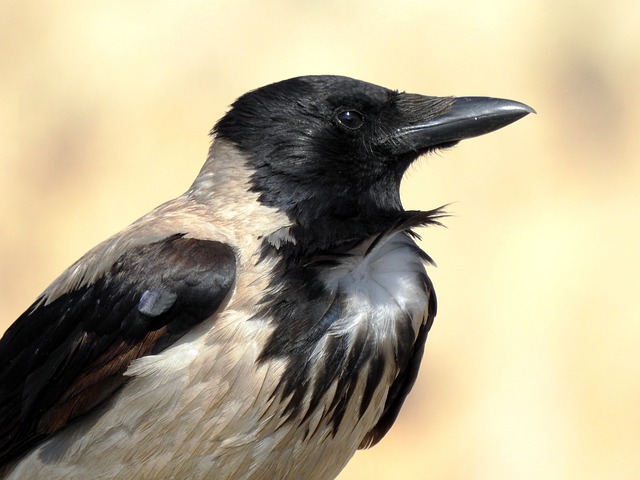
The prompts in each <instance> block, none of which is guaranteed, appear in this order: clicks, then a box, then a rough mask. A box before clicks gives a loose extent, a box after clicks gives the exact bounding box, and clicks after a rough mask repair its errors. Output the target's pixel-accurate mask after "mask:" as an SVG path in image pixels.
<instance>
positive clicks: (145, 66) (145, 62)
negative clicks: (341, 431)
mask: <svg viewBox="0 0 640 480" xmlns="http://www.w3.org/2000/svg"><path fill="white" fill-rule="evenodd" d="M0 38H1V42H2V43H1V45H2V48H1V49H0V224H1V230H0V331H2V330H4V329H5V328H6V327H7V326H8V325H9V324H10V323H11V322H12V321H13V320H14V319H15V318H16V317H17V316H18V315H19V314H20V313H22V311H23V310H24V309H25V308H26V307H27V306H28V305H29V304H30V303H31V302H32V301H33V300H34V299H35V297H36V296H37V295H38V294H39V293H40V292H41V291H42V290H43V289H44V288H45V287H46V286H47V285H48V284H49V282H50V281H51V280H53V278H55V276H57V275H58V274H59V273H60V272H61V271H62V270H63V269H64V268H65V267H66V266H67V265H69V264H70V263H71V262H72V261H74V260H75V259H76V258H78V257H79V256H80V255H82V254H83V253H84V252H85V251H86V250H87V249H89V248H90V247H92V246H93V245H94V244H96V243H98V242H99V241H101V240H103V239H104V238H105V237H107V236H108V235H111V234H112V233H114V232H116V231H117V230H119V229H120V228H122V227H124V226H125V225H127V224H128V223H130V222H131V221H133V220H134V219H136V218H137V217H138V216H140V215H142V214H143V213H145V212H146V211H147V210H149V209H151V208H152V207H154V206H156V205H157V204H159V203H161V202H163V201H165V200H167V199H169V198H171V197H173V196H176V195H178V194H180V193H182V191H184V190H185V189H186V188H187V187H188V186H189V184H190V182H191V180H192V179H193V178H194V176H195V175H196V173H197V172H198V170H199V168H200V166H201V164H202V163H203V161H204V159H205V155H206V151H207V147H208V143H209V139H208V137H207V132H208V130H209V129H210V128H211V126H212V125H213V123H214V122H215V121H216V120H217V119H218V118H219V117H220V116H221V115H222V114H223V113H224V112H225V110H226V108H227V105H228V104H230V103H231V102H232V101H233V100H234V99H235V98H236V97H237V96H239V95H240V94H242V93H244V92H245V91H247V90H249V89H252V88H256V87H258V86H261V85H263V84H266V83H270V82H272V81H277V80H281V79H284V78H288V77H291V76H296V75H302V74H312V73H315V74H317V73H333V74H342V75H348V76H352V77H356V78H360V79H363V80H368V81H370V82H374V83H378V84H381V85H384V86H387V87H391V88H397V89H400V90H406V91H412V92H417V93H425V94H434V95H449V94H452V95H490V96H502V97H507V98H513V99H517V100H520V101H523V102H526V103H529V104H530V105H532V106H533V107H534V108H536V109H537V111H538V115H536V116H529V117H527V118H525V119H523V120H521V121H519V122H518V123H516V124H514V125H513V126H510V127H508V128H507V129H505V130H501V131H499V132H496V133H493V134H491V135H488V136H486V137H482V138H478V139H473V140H468V141H466V142H463V143H462V144H460V145H459V146H458V147H456V148H455V149H453V150H450V151H447V152H443V153H441V154H439V155H433V156H431V157H428V158H424V159H422V160H421V162H419V165H417V166H416V167H414V168H413V169H412V170H411V171H410V173H409V175H408V177H407V178H406V180H405V185H404V198H405V204H406V206H407V207H408V208H423V209H428V208H433V207H435V206H438V205H441V204H444V203H449V202H454V203H453V205H452V206H451V207H450V211H451V212H452V213H453V214H454V216H453V217H451V218H449V219H447V220H446V224H447V226H448V228H446V229H444V228H432V229H428V230H423V231H422V232H421V233H422V235H423V238H424V246H425V248H426V250H427V251H428V252H429V253H430V254H431V255H432V256H433V257H434V258H435V259H436V261H437V262H438V265H439V267H438V268H437V269H431V271H430V274H431V276H432V278H433V281H434V283H435V285H436V288H437V291H438V297H439V304H440V311H439V315H438V318H437V320H436V324H435V326H434V329H433V330H432V333H431V336H430V339H429V341H428V345H427V354H426V358H425V361H424V364H423V369H422V371H421V375H420V378H419V382H418V384H417V385H416V387H415V389H414V392H413V394H412V395H411V396H410V397H409V400H408V402H407V404H406V407H405V408H404V410H403V412H402V414H401V416H400V418H399V420H398V422H397V423H396V425H395V427H394V428H393V429H392V431H391V432H390V434H389V435H388V436H387V437H386V438H385V439H384V440H383V441H382V443H381V444H380V445H378V446H376V447H374V448H373V449H372V450H369V451H365V452H359V453H358V454H357V455H356V456H355V458H354V460H353V461H352V462H351V463H350V465H349V466H348V467H347V469H346V470H345V471H344V473H343V474H342V475H341V477H340V479H342V480H348V479H358V478H368V479H391V478H393V479H446V480H454V479H492V480H496V479H514V478H517V479H602V478H616V479H619V478H640V407H639V406H640V294H639V292H638V277H639V275H640V253H639V252H640V215H639V211H638V207H639V206H640V195H639V193H638V189H639V187H640V159H639V156H640V142H639V141H638V140H637V138H638V133H637V131H638V126H639V125H640V103H639V99H640V93H639V92H640V2H637V1H636V0H626V1H625V0H613V1H609V2H601V1H598V2H596V1H583V2H570V1H563V0H554V1H544V0H543V1H540V0H536V1H532V0H530V1H521V2H518V1H513V0H493V1H486V2H470V1H469V2H456V1H444V0H441V1H426V2H421V1H415V0H414V1H398V0H396V1H380V2H375V1H370V0H369V1H365V0H357V1H351V2H344V1H335V0H329V1H307V2H296V1H293V0H280V1H271V2H261V3H259V2H257V1H256V2H249V1H235V2H224V1H215V0H214V1H207V2H205V1H197V0H189V1H182V2H177V1H174V2H170V1H161V0H160V1H159V0H155V1H149V0H137V1H134V2H131V1H123V0H120V1H117V0H116V1H109V2H104V1H101V2H98V1H80V0H77V1H74V0H67V1H47V2H39V1H35V0H27V1H24V0H21V1H17V0H1V1H0Z"/></svg>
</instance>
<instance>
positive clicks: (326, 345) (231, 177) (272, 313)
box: [0, 76, 533, 480]
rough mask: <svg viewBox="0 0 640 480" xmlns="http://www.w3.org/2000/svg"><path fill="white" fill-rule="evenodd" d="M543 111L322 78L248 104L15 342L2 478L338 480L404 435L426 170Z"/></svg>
mask: <svg viewBox="0 0 640 480" xmlns="http://www.w3.org/2000/svg"><path fill="white" fill-rule="evenodd" d="M532 112H533V110H532V109H531V108H530V107H528V106H526V105H524V104H522V103H519V102H515V101H510V100H502V99H494V98H484V97H459V98H455V97H446V98H441V97H429V96H422V95H416V94H409V93H400V92H398V91H393V90H389V89H386V88H382V87H379V86H376V85H372V84H369V83H365V82H362V81H358V80H354V79H350V78H345V77H337V76H307V77H299V78H293V79H290V80H285V81H282V82H279V83H274V84H272V85H268V86H266V87H263V88H259V89H257V90H254V91H252V92H249V93H247V94H245V95H243V96H242V97H240V98H239V99H238V100H237V101H236V102H235V103H234V104H233V105H232V106H231V108H230V110H229V111H228V113H227V114H226V115H225V116H224V117H223V118H222V119H221V120H220V121H219V122H218V123H217V124H216V126H215V127H214V128H213V131H212V135H213V142H212V144H211V148H210V151H209V155H208V158H207V160H206V162H205V164H204V166H203V168H202V170H201V171H200V173H199V175H198V176H197V177H196V179H195V181H194V183H193V185H191V187H190V188H189V189H188V190H187V192H186V193H184V194H183V195H181V196H179V197H177V198H175V199H173V200H170V201H169V202H167V203H165V204H163V205H161V206H159V207H157V208H156V209H154V210H153V211H151V212H150V213H148V214H147V215H145V216H144V217H142V218H140V219H139V220H137V221H136V222H134V223H133V224H132V225H130V226H129V227H127V228H126V229H124V230H123V231H121V232H120V233H118V234H116V235H115V236H113V237H111V238H109V239H108V240H106V241H104V242H103V243H101V244H99V245H98V246H96V247H95V248H93V249H92V250H90V251H89V252H88V253H87V254H85V255H84V256H83V257H82V258H80V259H79V260H78V261H77V262H76V263H74V264H73V265H71V266H70V267H69V268H68V269H67V270H66V271H65V272H64V273H62V275H60V276H59V277H58V278H57V279H56V280H55V281H54V282H53V283H52V284H51V285H50V286H49V287H48V288H47V289H46V290H45V291H44V292H43V293H42V295H40V297H39V298H38V299H37V300H36V301H35V302H34V303H33V305H31V307H29V308H28V309H27V311H26V312H25V313H24V314H23V315H22V316H20V318H18V319H17V320H16V322H15V323H14V324H13V325H12V326H11V327H10V328H9V329H8V330H7V332H6V333H5V335H4V336H3V337H2V339H1V340H0V477H2V478H6V479H12V480H14V479H26V478H29V479H36V478H41V479H47V480H52V479H86V478H92V479H113V478H126V479H165V478H166V479H169V478H173V479H204V478H209V479H233V480H240V479H263V480H273V479H332V478H335V477H336V476H337V475H338V473H339V472H340V471H341V470H342V468H343V467H344V466H345V464H346V463H347V462H348V461H349V459H350V458H351V457H352V456H353V454H354V453H355V452H356V450H357V449H358V448H366V447H369V446H371V445H374V444H376V443H377V442H378V441H379V440H380V439H381V438H382V437H383V436H384V435H385V434H386V433H387V431H388V430H389V428H390V427H391V426H392V424H393V423H394V421H395V419H396V417H397V415H398V412H399V411H400V408H401V407H402V403H403V401H404V399H405V397H406V396H407V394H408V393H409V391H410V390H411V387H412V385H413V383H414V381H415V379H416V375H417V373H418V368H419V365H420V360H421V357H422V352H423V348H424V344H425V340H426V337H427V333H428V331H429V329H430V327H431V324H432V323H433V319H434V316H435V314H436V297H435V294H434V291H433V287H432V284H431V281H430V280H429V277H428V276H427V273H426V270H425V265H428V264H429V263H430V262H431V259H430V258H429V256H428V255H427V254H426V253H425V252H423V251H422V250H421V249H420V248H419V247H418V245H417V244H416V243H415V237H416V235H415V233H413V230H414V229H415V228H417V227H422V226H427V225H432V224H437V223H438V222H439V219H440V218H441V217H442V215H443V211H442V209H440V208H436V209H433V210H428V211H406V210H404V209H403V207H402V203H401V201H400V182H401V179H402V177H403V174H404V172H405V171H406V170H407V168H408V167H409V165H411V163H412V162H413V161H414V160H416V159H417V158H418V157H419V156H421V155H423V154H425V153H428V152H430V151H433V150H437V149H440V148H443V147H449V146H451V145H454V144H455V143H457V142H458V141H459V140H462V139H465V138H469V137H474V136H477V135H482V134H485V133H488V132H491V131H494V130H497V129H499V128H501V127H504V126H506V125H508V124H510V123H512V122H514V121H516V120H518V119H520V118H522V117H523V116H525V115H527V114H528V113H532Z"/></svg>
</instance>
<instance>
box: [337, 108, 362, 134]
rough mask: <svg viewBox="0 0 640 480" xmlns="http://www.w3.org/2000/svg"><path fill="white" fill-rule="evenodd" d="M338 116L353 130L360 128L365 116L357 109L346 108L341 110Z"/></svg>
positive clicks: (339, 119)
mask: <svg viewBox="0 0 640 480" xmlns="http://www.w3.org/2000/svg"><path fill="white" fill-rule="evenodd" d="M336 118H337V120H338V122H339V123H340V124H341V125H343V126H345V127H347V128H349V129H351V130H355V129H357V128H360V127H361V126H362V124H363V123H364V117H363V116H362V114H361V113H360V112H358V111H356V110H344V111H342V112H339V113H338V114H337V115H336Z"/></svg>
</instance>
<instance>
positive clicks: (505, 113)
mask: <svg viewBox="0 0 640 480" xmlns="http://www.w3.org/2000/svg"><path fill="white" fill-rule="evenodd" d="M411 96H413V95H411ZM423 98H425V99H427V98H429V97H423ZM431 98H433V97H431ZM431 102H432V100H431ZM530 113H536V112H535V110H534V109H533V108H531V107H529V106H528V105H525V104H524V103H520V102H516V101H514V100H504V99H501V98H489V97H457V98H453V99H451V106H450V108H448V109H447V110H445V111H444V113H440V114H437V115H435V116H430V118H428V119H427V120H424V121H420V120H418V121H417V122H415V123H414V122H412V123H411V125H407V126H405V127H401V128H399V129H398V130H396V132H395V133H394V140H395V141H394V143H395V145H396V147H400V148H401V149H402V150H404V151H405V152H410V151H413V152H416V153H421V152H424V151H428V150H431V149H434V148H437V147H444V146H450V145H453V144H455V143H457V142H459V141H460V140H464V139H465V138H472V137H477V136H479V135H484V134H485V133H489V132H493V131H494V130H498V129H499V128H502V127H506V126H507V125H509V124H510V123H513V122H515V121H516V120H519V119H521V118H522V117H524V116H525V115H528V114H530ZM397 153H402V152H397Z"/></svg>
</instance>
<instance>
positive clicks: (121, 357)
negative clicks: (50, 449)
mask: <svg viewBox="0 0 640 480" xmlns="http://www.w3.org/2000/svg"><path fill="white" fill-rule="evenodd" d="M235 273H236V260H235V255H234V252H233V250H232V248H231V247H230V246H229V245H226V244H224V243H220V242H216V241H210V240H198V239H193V238H185V237H184V236H183V235H174V236H171V237H168V238H166V239H164V240H161V241H158V242H155V243H152V244H148V245H144V246H139V247H136V248H132V249H131V250H130V251H128V252H127V253H125V254H124V255H122V256H121V257H120V258H119V259H118V260H117V261H116V262H115V263H114V264H113V265H112V266H111V268H110V269H108V270H107V271H106V272H105V274H104V275H103V276H102V277H101V278H99V279H98V280H97V281H95V282H94V283H92V284H90V285H86V286H82V287H79V288H77V289H75V290H73V291H70V292H68V293H65V294H63V295H61V296H60V297H58V298H56V299H55V300H53V301H51V302H50V303H46V302H43V301H42V299H40V300H38V301H36V302H35V303H34V304H33V305H32V306H31V307H30V308H29V310H27V311H26V312H25V313H24V314H23V315H22V316H20V318H18V320H16V322H15V323H14V324H13V325H12V326H11V327H10V328H9V329H8V330H7V332H6V333H5V335H4V336H3V337H2V339H0V467H1V466H2V465H3V464H6V463H8V462H9V461H11V460H14V459H15V458H17V457H18V456H20V454H22V453H23V452H24V451H25V450H27V449H28V448H30V447H32V446H33V445H34V444H35V443H36V442H38V441H39V440H40V439H42V438H43V437H46V436H48V435H51V434H52V433H54V432H56V431H58V430H59V429H61V428H62V427H63V426H65V425H66V424H67V423H68V422H69V421H70V420H72V419H73V418H74V417H77V416H78V415H81V414H83V413H85V412H87V411H89V410H90V409H92V408H93V407H95V406H96V405H98V404H99V403H101V402H102V401H104V400H105V399H106V398H108V397H109V396H110V395H111V394H113V393H114V392H115V390H117V389H118V388H119V387H120V386H121V385H122V384H123V383H124V382H125V380H126V378H125V377H124V375H123V373H124V372H125V370H126V369H127V367H128V366H129V365H130V363H131V361H132V360H134V359H136V358H139V357H142V356H144V355H149V354H154V353H157V352H159V351H161V350H163V349H165V348H166V347H167V346H169V345H171V344H172V343H173V342H175V341H176V340H177V339H179V338H180V337H181V336H183V335H184V334H185V333H186V332H187V331H188V330H189V329H190V328H192V327H193V326H194V325H197V324H198V323H200V322H202V321H204V320H206V319H207V318H210V317H211V315H213V314H214V313H215V312H216V310H217V309H218V308H219V307H220V305H221V304H222V302H223V300H224V299H225V297H226V296H227V294H228V292H229V290H230V288H231V286H232V284H233V282H234V280H235Z"/></svg>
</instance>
